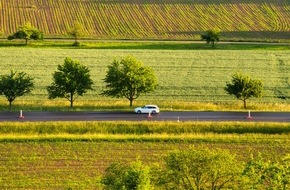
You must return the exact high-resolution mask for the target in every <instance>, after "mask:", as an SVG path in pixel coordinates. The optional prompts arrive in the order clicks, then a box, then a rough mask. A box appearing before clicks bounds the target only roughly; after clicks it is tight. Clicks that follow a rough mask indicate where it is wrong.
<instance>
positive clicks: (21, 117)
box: [19, 110, 24, 119]
mask: <svg viewBox="0 0 290 190" xmlns="http://www.w3.org/2000/svg"><path fill="white" fill-rule="evenodd" d="M19 118H20V119H24V116H23V115H22V110H20V115H19Z"/></svg>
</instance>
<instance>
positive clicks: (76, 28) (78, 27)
mask: <svg viewBox="0 0 290 190" xmlns="http://www.w3.org/2000/svg"><path fill="white" fill-rule="evenodd" d="M68 34H69V35H70V36H72V37H74V39H75V42H74V44H73V45H74V46H79V45H80V43H79V42H78V39H79V38H80V37H83V36H84V35H85V34H86V31H85V29H84V26H83V25H82V24H81V23H80V22H77V21H75V22H74V24H73V27H72V28H70V29H69V31H68Z"/></svg>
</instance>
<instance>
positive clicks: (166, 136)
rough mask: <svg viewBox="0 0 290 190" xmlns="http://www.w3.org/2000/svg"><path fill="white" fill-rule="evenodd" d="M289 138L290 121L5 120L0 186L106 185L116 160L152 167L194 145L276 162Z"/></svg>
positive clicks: (0, 128) (82, 188) (0, 126)
mask: <svg viewBox="0 0 290 190" xmlns="http://www.w3.org/2000/svg"><path fill="white" fill-rule="evenodd" d="M289 139H290V138H289V123H240V122H219V123H215V122H179V123H177V122H158V123H156V122H125V121H123V122H15V123H10V122H2V123H0V150H1V151H0V174H1V175H0V189H53V190H54V189H69V188H71V189H79V190H86V189H101V188H99V186H98V182H99V179H100V176H101V175H102V174H103V172H104V170H105V169H106V168H107V167H108V166H109V165H110V164H111V163H113V162H122V163H130V162H132V161H136V159H140V160H142V162H143V163H145V164H146V165H149V166H153V164H155V163H161V162H162V159H163V157H164V156H165V155H167V154H168V153H169V152H170V151H173V150H176V149H187V148H189V147H192V146H206V147H209V148H221V149H226V150H229V151H230V152H231V153H232V154H236V155H237V159H238V160H240V161H242V162H244V161H247V160H248V159H249V158H250V157H251V155H254V156H256V155H257V154H258V153H259V152H260V153H261V155H262V156H263V157H264V158H265V159H267V160H272V161H274V160H279V159H280V158H281V157H282V156H284V155H285V154H287V153H289V152H290V142H289Z"/></svg>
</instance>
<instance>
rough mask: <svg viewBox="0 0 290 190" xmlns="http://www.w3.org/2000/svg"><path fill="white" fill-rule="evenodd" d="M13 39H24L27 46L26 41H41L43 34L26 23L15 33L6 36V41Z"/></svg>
mask: <svg viewBox="0 0 290 190" xmlns="http://www.w3.org/2000/svg"><path fill="white" fill-rule="evenodd" d="M13 39H25V44H26V45H27V44H28V40H31V39H33V40H42V39H43V33H42V32H41V31H39V30H38V29H37V28H35V27H34V26H32V25H31V23H30V22H27V23H26V24H25V25H23V26H21V27H19V28H18V30H17V32H15V33H14V34H12V35H10V36H8V40H13Z"/></svg>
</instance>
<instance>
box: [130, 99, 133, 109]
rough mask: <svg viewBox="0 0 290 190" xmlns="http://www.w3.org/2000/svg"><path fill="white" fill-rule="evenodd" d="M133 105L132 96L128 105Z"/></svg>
mask: <svg viewBox="0 0 290 190" xmlns="http://www.w3.org/2000/svg"><path fill="white" fill-rule="evenodd" d="M132 106H133V98H131V99H130V107H132Z"/></svg>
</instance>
